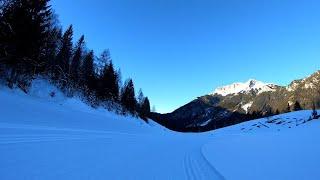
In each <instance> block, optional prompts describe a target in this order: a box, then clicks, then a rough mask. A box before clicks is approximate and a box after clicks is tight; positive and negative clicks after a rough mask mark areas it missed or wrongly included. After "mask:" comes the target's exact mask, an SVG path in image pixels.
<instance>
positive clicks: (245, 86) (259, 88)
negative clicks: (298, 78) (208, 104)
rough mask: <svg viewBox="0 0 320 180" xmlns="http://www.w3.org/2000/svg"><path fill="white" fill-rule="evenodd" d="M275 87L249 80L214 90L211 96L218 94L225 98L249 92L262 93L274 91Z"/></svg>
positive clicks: (270, 84)
mask: <svg viewBox="0 0 320 180" xmlns="http://www.w3.org/2000/svg"><path fill="white" fill-rule="evenodd" d="M276 87H277V85H275V84H272V83H264V82H261V81H257V80H255V79H249V80H248V81H247V82H245V83H242V82H240V83H233V84H231V85H227V86H222V87H218V88H217V89H215V90H214V92H213V93H212V95H215V94H218V95H222V96H227V95H231V94H237V93H246V92H250V91H255V92H256V93H262V92H267V91H275V89H276Z"/></svg>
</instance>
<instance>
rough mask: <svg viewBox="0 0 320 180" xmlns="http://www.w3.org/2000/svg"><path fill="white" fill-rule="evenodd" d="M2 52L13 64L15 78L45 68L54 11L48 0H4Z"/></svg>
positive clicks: (8, 63) (0, 26) (6, 61)
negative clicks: (45, 52) (44, 55)
mask: <svg viewBox="0 0 320 180" xmlns="http://www.w3.org/2000/svg"><path fill="white" fill-rule="evenodd" d="M2 3H3V5H4V7H2V8H1V19H0V20H1V21H0V42H1V45H0V55H1V58H3V59H2V61H3V62H4V64H6V66H7V67H9V68H11V70H12V71H11V75H10V79H11V81H13V82H15V81H16V80H17V75H18V74H19V75H31V76H32V75H34V74H36V73H38V72H43V70H44V67H45V65H46V62H45V61H44V59H43V58H42V54H43V51H44V48H45V44H46V42H47V37H48V34H49V30H50V25H51V24H50V19H51V17H52V11H51V8H50V6H48V0H12V1H4V2H2Z"/></svg>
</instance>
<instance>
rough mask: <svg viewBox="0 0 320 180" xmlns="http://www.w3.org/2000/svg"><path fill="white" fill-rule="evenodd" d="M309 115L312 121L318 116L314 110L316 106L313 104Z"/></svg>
mask: <svg viewBox="0 0 320 180" xmlns="http://www.w3.org/2000/svg"><path fill="white" fill-rule="evenodd" d="M311 115H312V119H316V118H317V116H318V112H317V110H316V105H315V103H314V102H313V103H312V114H311Z"/></svg>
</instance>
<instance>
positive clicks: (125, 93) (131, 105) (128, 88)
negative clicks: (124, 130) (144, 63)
mask: <svg viewBox="0 0 320 180" xmlns="http://www.w3.org/2000/svg"><path fill="white" fill-rule="evenodd" d="M121 104H122V106H123V107H124V108H125V110H127V111H129V112H130V113H131V114H134V113H135V112H136V104H137V101H136V98H135V92H134V85H133V81H132V79H129V80H127V81H126V83H125V84H124V87H123V90H122V94H121Z"/></svg>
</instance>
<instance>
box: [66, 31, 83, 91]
mask: <svg viewBox="0 0 320 180" xmlns="http://www.w3.org/2000/svg"><path fill="white" fill-rule="evenodd" d="M83 48H84V36H83V35H82V36H81V37H80V39H79V40H78V43H77V45H76V47H75V51H74V54H73V57H72V60H71V64H70V71H69V74H70V82H71V85H72V88H73V89H76V88H77V87H79V86H78V84H79V73H80V65H81V59H82V54H83Z"/></svg>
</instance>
